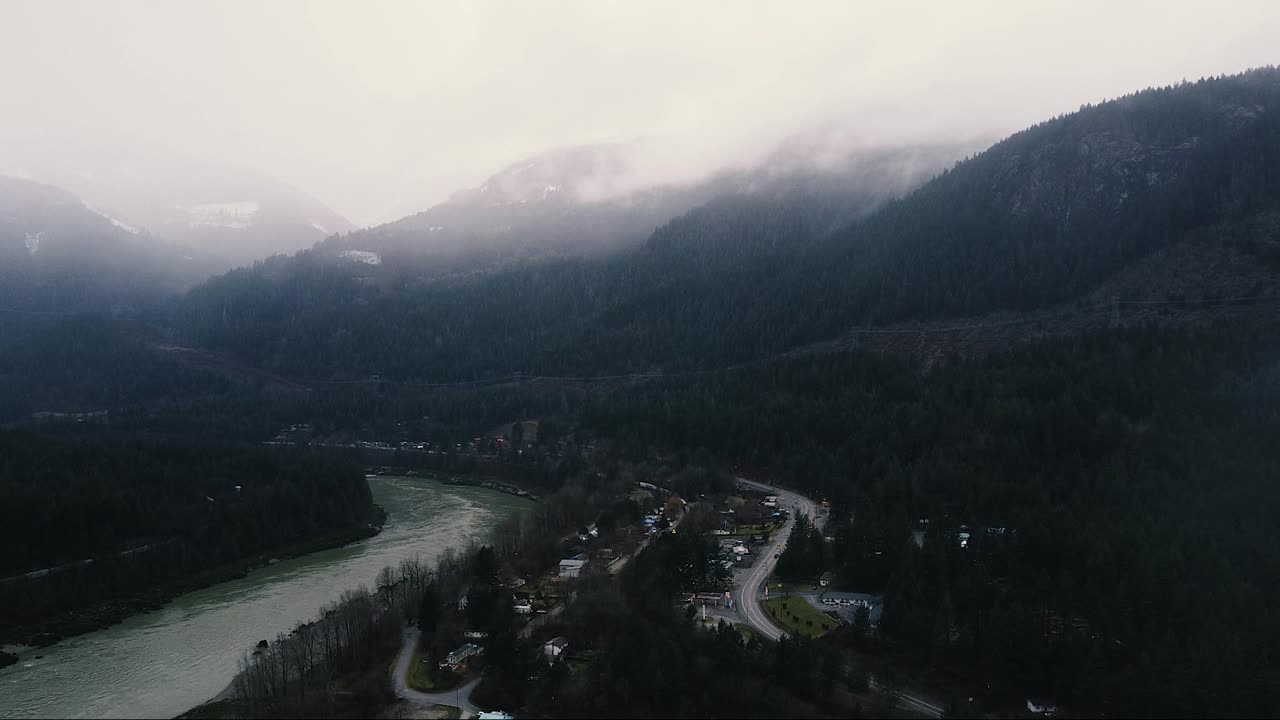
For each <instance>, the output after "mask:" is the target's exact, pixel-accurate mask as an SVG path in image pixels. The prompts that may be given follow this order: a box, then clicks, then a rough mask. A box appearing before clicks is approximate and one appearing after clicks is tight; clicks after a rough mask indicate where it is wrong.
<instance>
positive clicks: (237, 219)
mask: <svg viewBox="0 0 1280 720" xmlns="http://www.w3.org/2000/svg"><path fill="white" fill-rule="evenodd" d="M179 209H180V210H183V211H185V212H186V214H187V225H188V226H189V227H191V228H193V229H194V228H199V227H220V228H227V229H229V230H243V229H245V228H247V227H249V226H250V225H252V224H253V217H254V216H255V215H257V214H258V210H259V209H260V206H259V204H258V202H257V201H256V200H240V201H238V202H228V203H200V204H199V205H187V206H186V207H180V208H179Z"/></svg>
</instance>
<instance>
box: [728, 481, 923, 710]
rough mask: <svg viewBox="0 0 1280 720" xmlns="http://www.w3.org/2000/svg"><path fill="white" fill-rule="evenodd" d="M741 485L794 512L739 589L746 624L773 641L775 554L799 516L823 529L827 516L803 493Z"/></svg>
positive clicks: (897, 695)
mask: <svg viewBox="0 0 1280 720" xmlns="http://www.w3.org/2000/svg"><path fill="white" fill-rule="evenodd" d="M738 484H739V485H741V486H743V487H746V488H750V489H752V490H759V491H763V492H767V493H769V494H771V495H777V496H778V507H780V508H789V509H790V510H791V512H790V513H789V515H788V517H787V522H786V524H784V525H783V526H782V527H781V528H780V529H779V530H778V532H777V533H775V535H774V540H773V542H771V543H769V546H768V547H767V548H766V549H765V551H764V554H763V557H761V559H760V562H759V563H757V564H756V566H755V567H754V568H752V570H751V574H750V575H748V576H747V579H746V581H745V582H744V583H743V584H742V587H740V588H738V609H740V610H741V611H742V614H743V615H744V616H745V617H746V620H747V624H748V625H750V626H751V629H753V630H755V631H756V632H758V633H760V634H761V635H763V636H764V637H767V638H769V639H770V640H778V639H779V638H781V637H782V636H783V635H784V634H785V633H784V632H783V631H782V629H781V628H779V627H778V626H777V625H774V624H773V620H772V619H771V618H770V617H769V614H768V613H767V612H765V611H764V608H763V607H762V606H761V604H762V602H763V595H764V591H763V587H764V584H765V581H766V580H768V579H769V576H770V575H771V574H773V568H774V566H775V565H777V564H778V559H777V558H776V557H775V556H776V555H778V554H779V553H781V552H782V549H783V548H785V547H786V545H787V538H788V537H790V535H791V528H792V527H793V526H794V524H795V521H796V518H797V517H799V516H801V515H808V516H809V519H810V520H811V521H812V522H813V524H814V526H815V527H817V528H819V529H821V528H822V526H823V525H825V524H826V521H827V518H826V516H825V515H822V516H819V515H818V513H817V512H816V511H817V509H818V506H817V504H816V503H814V502H813V501H812V500H810V499H809V498H807V497H805V496H803V495H797V494H796V493H793V492H789V491H787V490H783V489H782V488H778V487H774V486H772V485H766V484H764V483H760V482H755V481H754V480H747V479H746V478H738ZM870 686H871V689H872V690H875V691H876V692H890V693H892V695H893V698H894V699H895V700H897V702H898V704H899V705H900V706H901V707H903V708H906V709H908V710H912V711H914V712H918V713H921V714H923V715H928V716H931V717H937V718H940V717H942V715H943V709H942V708H941V707H940V706H939V705H938V704H936V703H934V702H930V701H929V700H926V699H924V698H921V697H917V696H915V695H910V694H908V693H905V692H902V691H893V690H888V689H886V688H885V687H884V686H883V685H881V684H880V683H878V682H876V680H875V678H872V679H871V681H870Z"/></svg>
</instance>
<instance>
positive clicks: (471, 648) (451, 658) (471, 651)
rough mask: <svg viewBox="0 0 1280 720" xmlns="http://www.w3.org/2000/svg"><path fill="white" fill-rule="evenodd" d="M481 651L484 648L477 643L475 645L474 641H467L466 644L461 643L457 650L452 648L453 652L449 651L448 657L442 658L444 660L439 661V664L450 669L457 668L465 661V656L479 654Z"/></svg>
mask: <svg viewBox="0 0 1280 720" xmlns="http://www.w3.org/2000/svg"><path fill="white" fill-rule="evenodd" d="M483 652H484V648H482V647H480V646H479V645H476V644H475V643H467V644H466V645H463V646H462V647H460V648H458V649H457V650H454V651H453V652H451V653H449V655H448V657H446V658H445V659H444V662H443V663H441V665H444V666H447V667H449V668H451V669H452V668H457V667H458V666H459V665H461V664H462V663H463V662H465V661H466V659H467V658H469V657H471V656H473V655H479V654H480V653H483Z"/></svg>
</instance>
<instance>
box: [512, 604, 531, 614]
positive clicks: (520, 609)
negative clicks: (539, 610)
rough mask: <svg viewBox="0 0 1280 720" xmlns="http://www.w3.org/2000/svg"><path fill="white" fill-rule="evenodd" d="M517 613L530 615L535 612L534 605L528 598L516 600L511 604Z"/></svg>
mask: <svg viewBox="0 0 1280 720" xmlns="http://www.w3.org/2000/svg"><path fill="white" fill-rule="evenodd" d="M511 608H512V609H513V610H515V611H516V614H517V615H528V614H529V613H531V612H533V605H532V604H531V603H530V602H529V601H528V600H516V601H515V604H513V605H512V606H511Z"/></svg>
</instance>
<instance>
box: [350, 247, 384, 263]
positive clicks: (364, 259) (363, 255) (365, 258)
mask: <svg viewBox="0 0 1280 720" xmlns="http://www.w3.org/2000/svg"><path fill="white" fill-rule="evenodd" d="M339 254H340V255H341V256H342V257H344V258H346V259H348V260H354V261H356V262H361V263H364V264H365V265H381V264H382V256H381V255H379V254H378V253H376V252H369V251H368V250H344V251H343V252H341V253H339Z"/></svg>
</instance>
